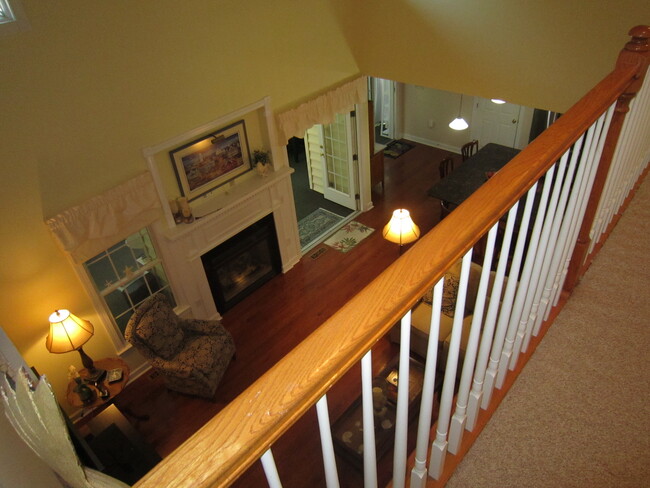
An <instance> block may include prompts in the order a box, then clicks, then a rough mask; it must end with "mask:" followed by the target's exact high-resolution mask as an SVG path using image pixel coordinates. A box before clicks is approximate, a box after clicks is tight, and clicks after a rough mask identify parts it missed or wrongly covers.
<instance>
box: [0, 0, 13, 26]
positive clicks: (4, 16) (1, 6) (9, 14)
mask: <svg viewBox="0 0 650 488" xmlns="http://www.w3.org/2000/svg"><path fill="white" fill-rule="evenodd" d="M15 20H16V16H15V15H14V13H13V11H12V10H11V7H10V6H9V1H8V0H0V24H6V23H8V22H13V21H15Z"/></svg>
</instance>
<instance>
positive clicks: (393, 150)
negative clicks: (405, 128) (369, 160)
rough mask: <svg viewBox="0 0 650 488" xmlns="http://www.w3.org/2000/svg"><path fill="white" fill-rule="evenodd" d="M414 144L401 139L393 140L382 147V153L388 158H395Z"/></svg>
mask: <svg viewBox="0 0 650 488" xmlns="http://www.w3.org/2000/svg"><path fill="white" fill-rule="evenodd" d="M414 147H415V146H413V145H412V144H409V143H408V142H403V141H393V142H391V143H389V144H388V146H386V148H385V149H384V155H385V156H388V157H389V158H392V159H396V158H399V157H400V156H401V155H402V154H404V153H405V152H407V151H410V150H411V149H413V148H414Z"/></svg>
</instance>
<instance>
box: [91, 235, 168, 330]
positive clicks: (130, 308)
mask: <svg viewBox="0 0 650 488" xmlns="http://www.w3.org/2000/svg"><path fill="white" fill-rule="evenodd" d="M84 268H85V269H86V272H87V273H88V275H89V277H90V279H91V281H92V283H93V285H94V286H95V289H96V290H97V292H98V294H99V296H100V297H101V298H102V300H103V302H104V306H105V307H106V310H107V311H108V313H109V315H110V316H111V317H112V319H113V322H114V323H115V325H117V328H118V329H119V330H120V332H121V333H122V335H124V331H125V329H126V324H127V323H128V321H129V318H130V317H131V315H132V314H133V312H134V311H135V309H136V308H137V307H138V305H139V304H140V303H142V302H143V301H144V300H145V299H147V298H148V297H150V296H151V295H155V294H158V293H164V294H165V295H167V297H168V298H169V300H170V302H171V303H172V306H175V304H176V302H175V300H174V296H173V294H172V291H171V288H170V286H169V281H168V279H167V275H166V273H165V269H164V266H163V262H162V260H161V259H160V258H159V257H158V253H157V252H156V248H155V246H154V243H153V240H152V239H151V236H150V235H149V231H148V230H147V229H146V228H144V229H142V230H140V231H138V232H136V233H135V234H132V235H130V236H129V237H127V238H126V239H124V240H122V241H120V242H118V243H117V244H114V245H113V246H111V247H110V248H108V249H107V250H105V251H103V252H101V253H99V254H98V255H96V256H95V257H93V258H91V259H89V260H88V261H86V262H85V263H84Z"/></svg>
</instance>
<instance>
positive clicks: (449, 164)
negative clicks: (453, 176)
mask: <svg viewBox="0 0 650 488" xmlns="http://www.w3.org/2000/svg"><path fill="white" fill-rule="evenodd" d="M438 170H439V171H440V179H443V178H444V177H445V176H447V175H448V174H449V173H451V172H452V171H453V170H454V160H453V158H445V159H443V160H442V161H440V164H439V166H438Z"/></svg>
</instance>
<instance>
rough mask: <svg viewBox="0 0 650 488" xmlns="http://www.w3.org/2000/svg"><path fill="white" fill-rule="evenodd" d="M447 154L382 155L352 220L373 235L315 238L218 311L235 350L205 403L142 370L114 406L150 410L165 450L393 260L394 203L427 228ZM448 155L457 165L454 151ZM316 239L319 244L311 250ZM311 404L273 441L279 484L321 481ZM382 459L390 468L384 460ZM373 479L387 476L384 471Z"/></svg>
mask: <svg viewBox="0 0 650 488" xmlns="http://www.w3.org/2000/svg"><path fill="white" fill-rule="evenodd" d="M449 155H450V154H449V152H448V151H443V150H441V149H435V148H431V147H428V146H424V145H420V144H415V147H414V148H413V149H411V150H410V151H408V152H407V153H405V154H404V155H402V156H401V157H399V158H398V159H391V158H388V157H387V158H385V190H384V191H382V189H381V186H378V187H376V188H375V189H374V190H373V202H374V208H373V209H372V210H370V211H368V212H365V213H363V214H360V215H358V216H357V218H356V219H355V220H357V221H359V222H361V223H363V224H365V225H368V226H370V227H372V228H374V229H375V232H373V234H372V235H370V236H369V237H368V238H366V239H365V240H364V241H362V242H361V243H360V244H359V245H358V246H357V247H356V248H355V249H353V250H352V251H351V252H349V253H346V254H343V253H340V252H338V251H336V250H334V249H332V248H329V247H328V246H325V245H324V244H321V245H319V246H317V247H316V248H314V249H312V250H311V251H309V252H308V253H307V255H305V256H304V257H303V258H302V260H301V261H300V262H299V263H298V264H297V265H296V266H294V267H293V268H292V269H291V270H290V271H289V272H287V273H286V274H284V275H280V276H277V277H275V278H273V279H272V280H271V281H270V282H269V283H267V284H265V285H264V286H263V287H262V288H260V289H259V290H257V291H256V292H254V293H253V294H251V295H250V296H248V297H247V298H246V299H244V300H243V301H242V302H240V303H239V304H237V305H236V306H235V307H234V308H232V309H231V310H229V311H228V312H227V313H226V314H225V315H224V317H223V325H224V326H225V327H226V328H227V329H228V330H229V331H230V332H231V333H232V335H233V337H234V340H235V344H236V346H237V359H236V360H235V361H233V363H232V364H231V366H230V367H229V370H228V372H227V373H226V377H225V378H224V380H223V382H222V383H221V385H220V386H219V388H218V390H217V394H216V397H215V400H214V401H213V402H210V401H206V400H203V399H200V398H194V397H190V396H185V395H182V394H177V393H174V392H170V391H168V390H166V389H165V388H164V386H163V383H162V379H161V378H160V377H157V376H156V375H155V374H151V373H149V374H145V375H143V376H141V377H140V378H138V379H137V380H136V381H135V382H133V383H132V384H131V385H129V386H128V387H127V388H126V389H125V390H124V392H123V393H122V394H121V395H120V396H119V397H118V399H117V402H116V403H117V405H118V407H119V408H121V409H124V410H127V409H130V410H131V411H133V412H135V413H136V414H139V415H148V416H149V420H146V421H135V420H134V424H135V427H136V429H137V430H138V431H139V432H140V433H141V434H142V436H143V437H144V438H145V440H147V441H148V442H149V443H150V444H151V445H152V446H153V448H154V449H155V450H156V451H157V452H158V453H159V454H160V455H161V456H162V457H163V458H164V457H165V456H166V455H168V454H169V453H170V452H171V451H173V450H174V449H175V448H176V447H178V446H179V445H180V444H181V443H182V442H183V441H184V440H185V439H187V438H188V437H190V436H191V435H192V434H193V433H194V432H195V431H197V430H198V429H199V428H200V427H201V426H202V425H203V424H204V423H205V422H206V421H207V420H209V419H210V418H211V417H213V416H214V415H215V414H217V413H218V412H219V411H220V410H221V409H222V408H223V407H224V406H225V405H226V404H227V403H228V402H230V401H231V400H232V399H234V398H235V397H236V396H237V395H238V394H240V393H241V392H242V391H244V390H245V389H246V388H247V387H248V386H249V385H251V384H252V383H253V381H254V380H256V379H257V378H258V377H259V376H261V375H262V374H263V373H264V372H266V371H267V370H268V369H269V368H270V367H271V366H273V365H274V364H275V363H276V362H278V361H279V360H280V359H282V357H283V356H284V355H285V354H287V352H289V351H290V350H291V349H292V348H294V347H295V346H297V345H298V344H299V343H300V342H301V341H302V340H303V339H305V338H306V337H307V336H308V335H309V334H310V333H311V332H313V331H314V330H315V329H316V328H317V327H318V326H319V325H320V324H322V323H323V321H324V320H325V319H327V318H328V317H329V316H331V315H332V314H333V313H334V312H335V311H336V310H338V309H339V308H340V307H341V306H342V305H343V304H344V303H346V302H347V301H348V300H349V299H350V298H352V297H353V296H354V295H355V294H356V293H357V292H359V291H360V290H361V289H362V288H363V287H364V286H366V285H367V284H368V283H369V282H370V281H372V279H373V278H375V277H376V276H377V275H378V274H379V273H380V272H381V271H382V270H383V269H384V268H385V267H387V266H388V265H389V264H390V263H392V262H393V261H394V260H395V259H397V257H398V255H399V249H398V246H397V245H396V244H393V243H390V242H388V241H386V240H384V239H383V238H382V236H381V230H382V228H383V226H384V225H385V224H386V223H387V222H388V220H389V218H390V216H391V214H392V211H393V210H394V209H397V208H406V209H408V210H409V211H410V212H411V216H412V218H413V220H414V221H415V222H416V224H417V225H419V226H420V229H421V231H422V233H423V234H424V233H426V232H428V231H429V230H430V229H431V228H432V227H433V226H434V225H435V224H436V223H437V222H438V219H439V216H440V210H439V207H440V204H439V201H438V200H435V199H433V198H431V197H428V196H427V195H426V191H427V189H428V188H429V187H430V186H431V185H432V184H433V183H434V182H435V181H437V180H438V179H439V176H438V162H439V161H440V160H441V159H443V158H444V157H447V156H449ZM453 156H454V159H455V163H456V164H460V156H459V155H453ZM321 248H324V249H325V252H322V253H321V254H320V255H319V256H318V257H317V258H315V259H313V258H312V257H311V256H312V255H313V254H315V253H317V252H318V251H319V250H320V249H321ZM396 353H397V349H396V347H395V346H394V345H393V344H391V343H390V342H389V341H388V339H387V338H385V339H383V340H382V341H380V342H379V343H378V344H377V346H376V347H375V348H374V349H373V370H374V371H375V372H378V371H379V370H381V369H382V368H384V367H385V365H386V364H387V362H388V361H389V360H390V359H392V358H393V357H394V356H395V355H396ZM359 376H360V367H359V366H356V367H354V368H352V370H351V371H350V372H348V374H346V375H345V376H344V377H343V378H342V380H341V381H340V382H339V383H337V385H335V387H334V388H333V389H332V390H331V391H330V392H329V393H328V403H329V407H330V417H331V421H332V422H334V421H335V420H336V419H337V418H338V417H339V416H340V415H341V414H342V413H343V412H344V411H345V409H346V408H347V407H348V406H349V405H350V404H351V403H352V402H353V401H354V400H355V399H356V398H357V397H358V396H359V393H360V386H359V385H360V380H359ZM314 410H315V409H312V411H310V412H309V414H307V415H306V416H305V417H304V418H303V419H301V420H300V421H299V422H298V423H297V424H296V425H295V426H294V427H292V428H291V429H290V431H289V432H288V433H287V434H286V435H285V436H284V437H283V438H282V439H281V440H280V441H278V442H277V443H276V445H274V447H273V453H274V457H275V460H276V463H277V465H278V470H279V473H280V478H281V479H282V482H283V485H284V486H285V487H292V486H294V487H305V486H310V487H318V486H324V474H323V468H322V463H321V462H320V459H321V451H320V444H319V439H318V427H317V421H316V414H315V411H314ZM387 457H388V456H387ZM382 461H383V462H382V465H385V466H387V468H388V470H390V466H391V465H392V463H391V462H388V460H382ZM339 470H340V471H339V475H340V477H341V486H351V487H352V486H362V481H361V475H360V473H359V472H358V471H356V470H355V469H354V468H352V467H351V466H350V465H349V464H348V463H347V462H345V461H344V460H341V461H340V462H339ZM380 478H382V479H380V481H382V482H383V481H387V479H386V474H385V473H384V474H380ZM382 484H385V483H382ZM235 486H240V487H257V486H260V487H263V486H267V483H266V479H265V477H264V475H263V473H262V469H261V464H260V463H259V462H258V463H255V465H253V467H251V469H249V470H248V472H247V473H245V474H244V476H242V478H240V480H238V481H237V483H236V484H235Z"/></svg>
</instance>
